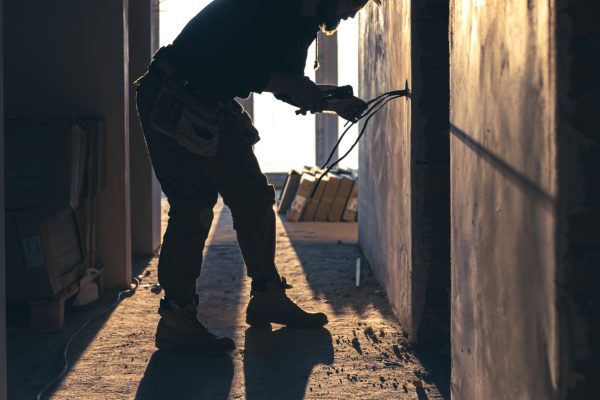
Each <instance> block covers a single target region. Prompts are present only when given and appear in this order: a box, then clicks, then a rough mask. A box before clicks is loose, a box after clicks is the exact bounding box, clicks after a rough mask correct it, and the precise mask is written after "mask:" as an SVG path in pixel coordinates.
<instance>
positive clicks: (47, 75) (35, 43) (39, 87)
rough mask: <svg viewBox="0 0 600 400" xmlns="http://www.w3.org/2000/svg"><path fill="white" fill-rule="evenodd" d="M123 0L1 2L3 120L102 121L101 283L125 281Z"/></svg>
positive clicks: (126, 129) (128, 239)
mask: <svg viewBox="0 0 600 400" xmlns="http://www.w3.org/2000/svg"><path fill="white" fill-rule="evenodd" d="M127 14H128V2H127V0H103V1H79V0H60V1H43V0H23V1H11V2H7V4H6V7H5V15H4V16H5V18H4V25H3V26H4V29H5V35H6V41H5V55H6V60H7V63H6V65H5V84H6V87H5V96H6V116H7V117H30V116H39V117H45V116H65V115H67V116H70V115H75V116H89V115H92V116H101V117H104V118H105V121H106V142H105V146H106V147H105V149H106V152H105V168H106V169H105V176H106V187H105V189H104V191H103V192H102V194H101V197H100V219H99V227H98V228H99V238H98V240H99V241H98V251H99V255H100V256H101V257H102V260H103V262H104V264H105V266H106V268H107V273H106V278H107V279H106V281H107V284H108V285H109V286H112V287H125V286H127V285H128V284H129V282H130V279H131V234H130V213H129V207H130V205H129V101H130V98H129V90H130V80H129V71H128V45H129V43H128V24H127V21H128V16H127Z"/></svg>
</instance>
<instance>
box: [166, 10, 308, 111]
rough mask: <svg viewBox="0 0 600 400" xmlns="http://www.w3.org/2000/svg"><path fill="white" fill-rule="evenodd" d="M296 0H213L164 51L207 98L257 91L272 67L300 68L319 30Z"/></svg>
mask: <svg viewBox="0 0 600 400" xmlns="http://www.w3.org/2000/svg"><path fill="white" fill-rule="evenodd" d="M300 6H301V0H214V1H213V2H212V3H210V4H209V5H208V6H206V7H205V8H204V9H203V10H202V11H200V13H198V15H196V16H195V17H194V18H193V19H192V20H191V21H190V22H189V23H188V24H187V26H186V27H185V28H184V29H183V31H182V32H181V33H180V34H179V36H178V37H177V38H176V39H175V41H174V42H173V45H172V47H171V48H170V49H169V52H170V54H168V55H167V57H168V58H169V60H170V61H171V63H172V64H173V65H174V66H175V68H176V69H177V71H178V73H180V74H181V75H183V76H185V77H186V78H187V79H189V80H190V81H191V82H193V83H194V86H196V87H197V88H199V89H201V92H202V97H203V98H205V99H208V100H216V99H220V100H225V99H231V98H233V97H235V96H238V97H247V96H248V95H249V93H250V92H257V93H260V92H262V90H263V89H264V87H265V86H266V84H267V82H268V80H269V78H270V76H271V73H272V72H273V71H282V72H292V73H297V74H301V75H303V74H304V66H305V63H306V57H307V51H308V47H309V46H310V44H311V42H312V41H313V40H314V38H315V37H316V34H317V31H318V30H319V23H318V22H317V20H316V19H315V18H313V17H301V16H300V15H299V14H300Z"/></svg>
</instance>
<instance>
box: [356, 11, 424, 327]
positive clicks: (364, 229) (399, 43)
mask: <svg viewBox="0 0 600 400" xmlns="http://www.w3.org/2000/svg"><path fill="white" fill-rule="evenodd" d="M410 17H411V1H410V0H398V1H388V2H384V5H383V6H382V7H378V6H377V5H375V4H374V2H369V4H368V5H367V6H366V8H365V10H363V11H361V14H360V22H359V24H360V28H359V35H360V40H359V42H360V45H359V66H360V72H359V86H360V88H361V89H360V90H361V92H360V96H361V97H362V98H365V99H371V98H373V97H375V96H377V95H379V94H381V93H383V92H386V91H389V90H393V89H403V88H404V87H405V85H406V83H408V86H409V87H410V86H411V85H412V70H411V58H410V54H411V24H410V20H411V18H410ZM411 122H412V120H411V102H410V101H409V100H404V99H400V100H395V101H394V102H392V103H390V104H388V106H387V108H384V109H382V110H381V111H380V113H379V114H378V115H377V117H374V118H373V119H371V122H370V123H369V129H368V132H367V133H366V136H365V138H364V139H363V141H362V142H361V146H360V151H359V165H360V174H361V178H360V179H361V181H360V185H359V242H360V246H361V248H362V250H363V252H364V254H365V257H366V258H367V260H368V261H369V263H370V264H371V268H372V269H373V271H374V273H375V274H376V276H377V278H378V279H379V280H380V282H382V283H383V285H384V287H385V289H386V292H387V295H388V298H389V300H390V303H391V304H392V307H393V308H394V311H395V313H396V315H397V316H398V318H399V321H400V323H401V325H402V327H403V329H404V330H405V331H407V333H408V334H409V336H410V337H412V338H414V337H415V335H416V331H417V329H416V324H415V319H416V316H415V313H414V310H413V301H412V299H413V285H412V274H411V268H412V252H413V248H412V235H411V226H412V224H411V210H412V208H411V203H412V198H411V194H412V192H411V175H410V165H411V161H410V160H411V129H412V124H411Z"/></svg>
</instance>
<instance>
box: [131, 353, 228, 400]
mask: <svg viewBox="0 0 600 400" xmlns="http://www.w3.org/2000/svg"><path fill="white" fill-rule="evenodd" d="M232 380H233V361H232V359H231V357H229V356H221V357H198V356H197V355H193V354H184V353H175V352H168V351H160V350H159V351H156V352H155V353H154V354H153V355H152V357H151V358H150V362H149V363H148V366H147V367H146V372H145V373H144V377H143V378H142V380H141V381H140V384H139V386H138V390H137V393H136V396H135V398H136V399H137V400H152V399H157V400H159V399H160V400H164V399H207V400H208V399H210V400H221V399H227V398H228V396H229V391H230V389H231V381H232Z"/></svg>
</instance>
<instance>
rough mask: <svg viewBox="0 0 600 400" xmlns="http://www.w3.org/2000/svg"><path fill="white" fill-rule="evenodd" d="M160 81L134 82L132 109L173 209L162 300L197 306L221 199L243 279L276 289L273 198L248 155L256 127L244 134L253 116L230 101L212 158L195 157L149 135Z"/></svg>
mask: <svg viewBox="0 0 600 400" xmlns="http://www.w3.org/2000/svg"><path fill="white" fill-rule="evenodd" d="M164 79H166V78H162V77H160V76H157V75H155V74H153V73H151V72H149V73H147V74H146V75H145V76H144V77H142V78H141V79H140V80H139V81H138V87H137V109H138V114H139V118H140V121H141V124H142V128H143V131H144V136H145V139H146V144H147V147H148V152H149V155H150V159H151V161H152V165H153V167H154V171H155V173H156V176H157V178H158V180H159V182H160V184H161V186H162V190H163V192H164V193H165V195H166V196H167V199H168V202H169V205H170V209H169V220H168V224H167V228H166V232H165V235H164V237H163V243H162V248H161V252H160V258H159V263H158V279H159V282H160V285H161V286H162V288H163V289H164V291H165V297H166V298H168V299H172V300H175V301H177V302H179V303H180V304H187V303H188V302H190V301H191V300H193V299H194V296H195V294H196V279H197V278H198V276H199V275H200V268H201V265H202V253H203V249H204V246H205V242H206V239H207V236H208V233H209V230H210V227H211V223H212V220H213V207H214V206H215V204H216V202H217V198H218V194H220V195H221V196H222V198H223V201H224V202H225V204H226V205H227V206H228V207H229V208H230V210H231V213H232V217H233V227H234V229H235V231H236V235H237V240H238V243H239V246H240V249H241V251H242V256H243V258H244V261H245V264H246V269H247V274H248V276H249V277H250V278H252V279H253V282H272V281H276V282H279V281H280V279H281V278H280V276H279V274H278V272H277V268H276V266H275V261H274V260H275V214H274V211H273V204H274V202H275V194H274V190H273V187H272V186H271V185H269V184H268V182H267V178H266V176H265V175H264V174H263V173H262V172H261V170H260V167H259V165H258V162H257V160H256V157H255V155H254V152H253V150H252V145H253V144H254V143H255V142H256V140H258V138H257V132H256V130H255V129H254V128H253V127H252V129H248V125H249V124H250V125H251V120H250V117H249V116H248V114H247V113H246V112H244V111H243V109H242V107H241V106H240V105H239V104H238V103H237V102H235V101H234V100H231V102H230V103H227V106H226V107H223V109H222V111H221V115H220V116H219V124H218V136H219V143H218V149H217V152H216V155H215V156H213V157H204V156H201V155H199V154H194V153H193V152H191V151H188V150H187V149H186V148H185V147H183V146H182V145H180V144H179V143H177V141H176V140H174V139H173V138H171V137H169V136H167V135H165V134H163V133H160V132H158V131H156V130H155V129H153V126H152V123H151V116H152V112H153V109H154V107H156V102H157V97H158V95H159V92H160V90H161V85H162V84H163V83H164ZM134 179H135V178H134ZM134 206H135V205H134Z"/></svg>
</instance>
